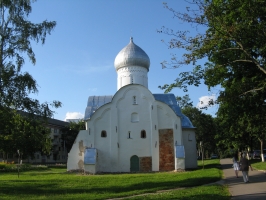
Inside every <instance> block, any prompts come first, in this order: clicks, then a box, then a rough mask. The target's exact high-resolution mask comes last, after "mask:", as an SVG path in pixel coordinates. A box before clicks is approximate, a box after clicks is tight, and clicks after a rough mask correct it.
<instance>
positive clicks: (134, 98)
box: [133, 96, 137, 104]
mask: <svg viewBox="0 0 266 200" xmlns="http://www.w3.org/2000/svg"><path fill="white" fill-rule="evenodd" d="M133 104H137V98H136V96H133Z"/></svg>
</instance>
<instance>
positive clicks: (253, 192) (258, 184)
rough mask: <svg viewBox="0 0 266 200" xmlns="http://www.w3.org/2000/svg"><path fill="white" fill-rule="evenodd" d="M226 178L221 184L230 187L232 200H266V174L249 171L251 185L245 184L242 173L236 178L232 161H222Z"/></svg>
mask: <svg viewBox="0 0 266 200" xmlns="http://www.w3.org/2000/svg"><path fill="white" fill-rule="evenodd" d="M220 163H221V166H222V170H223V175H224V178H223V180H222V181H221V184H225V185H228V188H229V192H230V193H231V195H232V198H231V199H232V200H255V199H256V200H266V172H263V171H257V170H253V171H249V181H250V183H244V181H243V177H242V172H239V174H238V175H239V178H236V175H235V172H234V169H233V167H232V165H233V163H232V159H229V158H227V159H221V160H220Z"/></svg>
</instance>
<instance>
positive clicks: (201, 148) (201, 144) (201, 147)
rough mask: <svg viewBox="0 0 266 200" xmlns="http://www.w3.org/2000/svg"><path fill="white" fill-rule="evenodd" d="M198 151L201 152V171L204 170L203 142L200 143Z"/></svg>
mask: <svg viewBox="0 0 266 200" xmlns="http://www.w3.org/2000/svg"><path fill="white" fill-rule="evenodd" d="M200 150H201V158H202V169H204V158H203V157H204V152H203V151H204V149H203V142H202V141H200Z"/></svg>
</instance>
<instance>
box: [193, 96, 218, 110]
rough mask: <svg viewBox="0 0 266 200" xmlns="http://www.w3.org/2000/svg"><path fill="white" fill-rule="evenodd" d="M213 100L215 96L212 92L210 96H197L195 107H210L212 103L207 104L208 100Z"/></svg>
mask: <svg viewBox="0 0 266 200" xmlns="http://www.w3.org/2000/svg"><path fill="white" fill-rule="evenodd" d="M215 100H216V96H215V95H214V94H213V95H211V96H202V97H200V98H199V102H198V104H197V108H204V107H212V105H209V102H210V101H215Z"/></svg>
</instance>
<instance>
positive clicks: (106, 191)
mask: <svg viewBox="0 0 266 200" xmlns="http://www.w3.org/2000/svg"><path fill="white" fill-rule="evenodd" d="M200 164H201V162H199V169H197V170H192V171H186V172H156V173H136V174H134V173H133V174H104V175H82V174H78V173H67V172H66V169H65V168H53V167H49V168H47V169H46V170H45V169H42V170H30V171H23V172H20V177H19V178H18V174H17V172H16V171H14V172H3V171H2V172H0V199H3V200H6V199H16V200H18V199H19V200H23V199H27V200H28V199H34V200H35V199H36V200H38V199H80V198H82V199H90V200H91V199H108V198H118V197H126V196H133V195H139V194H145V193H155V192H157V191H160V190H168V189H175V188H181V189H180V190H173V191H166V192H163V193H156V194H154V195H147V196H136V197H131V198H130V199H159V198H160V199H182V200H187V199H210V198H211V199H213V198H214V196H215V200H220V199H226V200H227V199H230V198H229V196H230V194H229V193H228V190H227V188H226V187H225V186H218V185H210V186H201V185H204V184H206V183H212V182H216V181H218V180H220V179H221V177H222V171H221V170H220V164H219V160H218V159H213V160H206V161H204V168H205V169H204V170H202V168H201V166H200ZM194 186H200V187H194ZM184 188H185V189H184Z"/></svg>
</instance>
